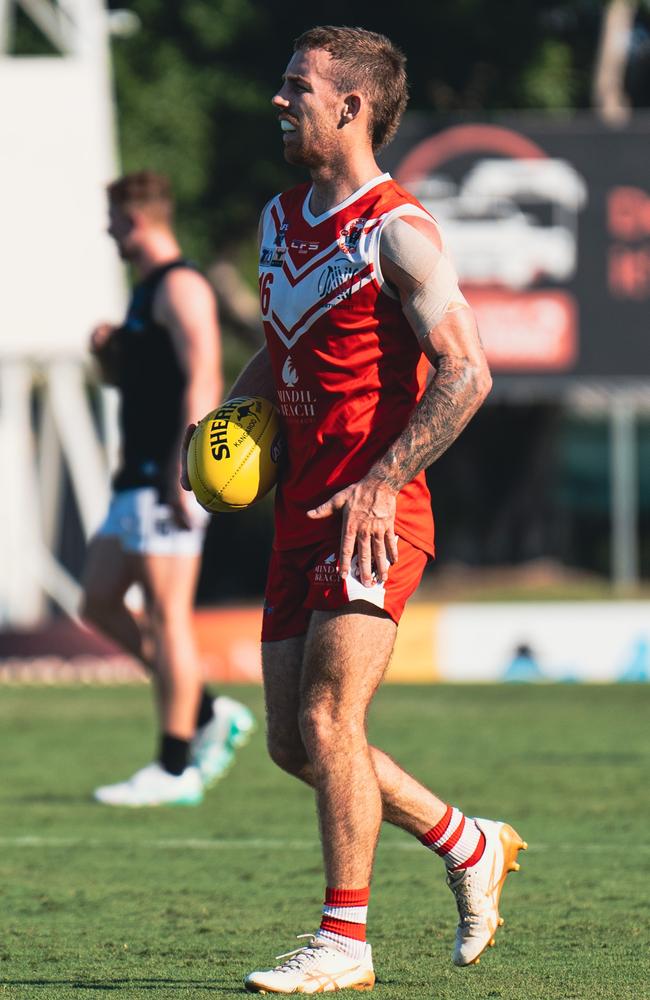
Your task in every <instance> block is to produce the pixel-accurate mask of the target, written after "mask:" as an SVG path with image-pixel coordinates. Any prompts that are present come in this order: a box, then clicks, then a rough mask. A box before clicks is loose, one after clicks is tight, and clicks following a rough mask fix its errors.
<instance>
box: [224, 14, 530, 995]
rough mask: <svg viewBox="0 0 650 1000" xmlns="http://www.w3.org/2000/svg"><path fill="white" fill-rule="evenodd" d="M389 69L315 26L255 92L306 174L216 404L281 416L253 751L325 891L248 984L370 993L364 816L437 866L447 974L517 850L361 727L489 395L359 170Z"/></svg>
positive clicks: (488, 937) (440, 287) (373, 184)
mask: <svg viewBox="0 0 650 1000" xmlns="http://www.w3.org/2000/svg"><path fill="white" fill-rule="evenodd" d="M404 65H405V60H404V57H403V55H402V54H401V52H399V50H397V49H396V48H395V46H394V45H392V43H391V42H390V41H389V40H388V39H387V38H384V37H383V36H381V35H378V34H374V33H373V32H369V31H365V30H362V29H361V28H338V27H322V28H315V29H312V30H310V31H308V32H306V33H305V34H303V35H302V36H301V37H300V38H298V40H297V41H296V43H295V50H294V54H293V56H292V58H291V60H290V62H289V65H288V67H287V69H286V72H285V74H284V79H283V83H282V86H281V88H280V90H279V91H278V93H277V94H276V95H275V97H274V98H273V105H274V107H275V110H276V112H277V115H278V124H279V128H280V129H281V130H282V140H283V144H284V155H285V159H287V160H288V161H289V162H290V163H292V164H297V165H299V166H302V167H305V168H307V170H308V171H309V174H310V176H311V183H308V184H303V185H301V186H300V187H297V188H293V189H292V190H290V191H286V192H285V193H283V194H280V195H278V196H277V197H276V198H274V199H273V200H272V201H271V202H270V203H269V204H268V205H267V206H266V208H265V210H264V212H263V213H262V218H261V223H260V262H259V277H260V294H261V308H262V316H263V320H264V326H265V333H266V346H265V347H264V348H263V349H262V350H261V351H260V352H259V353H258V354H257V355H256V356H255V357H254V358H253V359H252V360H251V362H250V363H249V365H248V366H247V368H246V369H245V371H244V372H243V373H242V374H241V375H240V377H239V379H238V380H237V382H236V384H235V386H234V389H233V394H240V393H251V394H259V395H266V396H268V398H271V399H276V401H277V404H278V407H279V409H280V413H281V414H282V418H283V424H284V432H285V437H286V443H287V458H288V461H287V468H286V473H285V475H284V478H283V480H282V481H281V483H280V486H279V488H278V491H277V496H276V536H275V544H274V551H273V555H272V559H271V566H270V571H269V579H268V585H267V593H266V607H265V614H264V623H263V632H262V640H263V665H264V684H265V693H266V702H267V716H268V743H269V751H270V754H271V757H272V758H273V760H274V761H275V762H276V763H277V764H278V765H279V766H280V767H282V768H284V769H285V770H286V771H288V772H289V773H290V774H293V775H296V776H297V777H299V778H301V779H302V780H303V781H305V782H307V783H309V784H310V785H313V787H314V788H315V790H316V802H317V808H318V814H319V820H320V829H321V836H322V843H323V854H324V864H325V874H326V880H327V882H326V884H327V888H326V893H325V903H324V907H323V913H322V920H321V924H320V927H319V928H318V929H317V930H316V931H315V932H314V934H313V935H312V936H311V937H310V940H309V941H308V942H307V943H306V944H304V945H303V946H302V947H299V948H298V949H297V950H296V951H295V952H292V953H291V954H290V955H288V956H285V958H286V960H285V961H284V962H281V963H280V964H279V965H277V966H276V967H275V968H271V969H266V970H260V971H257V972H253V973H251V974H250V975H249V976H248V977H247V979H246V988H247V989H248V990H250V991H251V992H260V993H263V992H268V993H320V992H329V991H332V990H339V989H346V988H348V989H349V988H352V989H370V988H371V987H372V985H373V983H374V979H375V976H374V971H373V964H372V956H371V951H370V946H369V945H368V944H367V943H366V934H365V925H366V913H367V907H368V897H369V885H370V878H371V873H372V867H373V858H374V854H375V847H376V844H377V838H378V836H379V829H380V825H381V822H382V819H384V820H386V821H388V822H389V823H394V824H395V825H397V826H399V827H401V828H402V829H404V830H406V831H407V832H408V833H410V834H412V835H413V836H414V837H417V838H419V839H420V840H421V842H422V843H423V844H424V845H425V846H426V847H427V848H429V849H430V850H431V851H433V852H435V853H436V854H438V855H439V856H440V857H441V858H442V860H443V862H444V865H445V866H446V870H447V879H448V883H449V886H450V888H451V890H452V892H453V893H454V896H455V899H456V903H457V906H458V912H459V915H460V921H459V924H458V929H457V934H456V944H455V948H454V954H453V960H454V962H455V963H456V964H457V965H461V966H465V965H469V964H471V963H473V962H475V961H476V960H477V959H478V958H479V956H480V955H481V953H482V952H483V951H484V950H485V949H486V948H487V947H488V946H489V945H490V944H491V943H492V941H493V940H494V935H495V932H496V930H497V926H498V925H499V923H501V919H500V917H499V910H498V904H499V894H500V892H501V887H502V885H503V882H504V880H505V878H506V875H507V873H508V871H510V870H513V869H514V868H515V867H516V865H517V862H516V857H517V852H518V851H519V850H520V849H521V848H522V847H523V846H524V845H523V842H522V841H521V839H520V837H519V836H518V834H517V833H516V832H515V830H514V829H513V828H512V827H511V826H509V825H507V824H506V823H503V822H497V821H493V820H489V819H472V818H470V817H469V816H465V815H464V814H463V813H462V811H461V810H460V809H459V808H457V807H455V806H451V805H448V804H447V803H446V802H445V801H443V800H442V799H440V798H439V797H438V796H436V795H434V794H433V792H431V791H429V790H428V789H427V788H425V787H424V786H423V785H421V784H420V783H419V782H418V781H416V780H415V779H414V778H413V777H411V776H410V775H409V774H407V773H406V772H405V771H403V770H402V768H400V767H399V765H398V764H396V763H395V762H394V761H393V760H391V759H390V757H388V756H387V755H386V754H385V753H383V752H382V751H381V750H378V749H377V748H375V747H371V746H369V745H368V742H367V736H366V715H367V712H368V707H369V704H370V701H371V699H372V696H373V694H374V692H375V690H376V689H377V686H378V685H379V683H380V682H381V679H382V677H383V675H384V671H385V669H386V665H387V663H388V660H389V657H390V654H391V650H392V648H393V643H394V641H395V634H396V630H397V624H398V622H399V618H400V615H401V613H402V610H403V608H404V604H405V602H406V600H407V599H408V597H409V596H410V595H411V594H412V593H413V591H414V590H415V589H416V587H417V585H418V583H419V580H420V577H421V575H422V571H423V569H424V566H425V563H426V562H427V559H428V558H429V557H430V556H431V555H433V521H432V517H431V505H430V497H429V493H428V490H427V486H426V482H425V478H424V469H425V468H426V467H427V466H429V465H431V463H432V462H435V461H436V459H437V458H439V456H440V455H442V454H443V452H445V451H446V450H447V448H448V447H449V446H450V445H451V444H452V443H453V442H454V441H455V440H456V438H457V437H458V435H459V434H460V433H461V431H462V430H463V428H464V427H465V425H466V424H467V423H468V421H469V420H470V419H471V418H472V416H473V415H474V413H475V412H476V411H477V410H478V408H479V407H480V405H481V403H482V402H483V400H484V399H485V397H486V396H487V394H488V392H489V390H490V386H491V379H490V374H489V371H488V366H487V364H486V360H485V357H484V354H483V350H482V348H481V344H480V341H479V338H478V334H477V330H476V324H475V321H474V316H473V314H472V311H471V310H470V309H469V307H468V306H467V303H466V302H465V300H464V298H463V296H462V294H461V292H460V290H459V288H458V284H457V279H456V275H455V273H454V270H453V267H452V265H451V263H450V260H449V258H448V255H447V253H446V250H445V244H444V241H443V238H442V235H441V233H440V230H439V228H438V226H437V224H436V222H435V221H434V219H433V218H432V217H431V216H430V215H429V214H428V213H427V212H426V211H424V209H423V208H422V207H421V205H419V203H418V202H417V201H416V199H415V198H413V197H412V196H411V195H410V194H409V193H408V192H407V191H405V190H403V189H402V188H400V187H399V186H398V185H397V184H396V183H395V181H393V180H392V178H391V177H390V175H389V174H385V173H382V172H381V170H380V169H379V167H378V166H377V163H376V161H375V157H374V153H375V151H376V150H377V149H379V148H380V147H381V146H383V145H384V143H386V142H388V141H389V140H390V138H391V137H392V136H393V135H394V133H395V130H396V128H397V125H398V122H399V119H400V116H401V114H402V112H403V110H404V107H405V105H406V76H405V70H404ZM429 373H431V374H432V377H431V378H430V380H428V374H429ZM432 738H433V739H435V729H434V731H433V732H432ZM287 891H288V892H289V893H290V892H291V885H290V884H289V885H288V886H287Z"/></svg>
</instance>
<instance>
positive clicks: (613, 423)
mask: <svg viewBox="0 0 650 1000" xmlns="http://www.w3.org/2000/svg"><path fill="white" fill-rule="evenodd" d="M609 419H610V424H609V426H610V444H609V454H610V483H611V486H610V490H611V505H610V506H611V576H612V583H613V585H614V587H615V589H616V590H618V591H620V592H626V591H629V590H631V589H633V588H634V587H636V586H637V585H638V583H639V538H638V524H639V477H638V460H637V441H636V412H635V408H634V405H633V403H632V402H631V400H630V399H628V398H627V397H626V395H625V394H624V393H617V394H615V395H614V397H613V399H612V402H611V407H610V418H609Z"/></svg>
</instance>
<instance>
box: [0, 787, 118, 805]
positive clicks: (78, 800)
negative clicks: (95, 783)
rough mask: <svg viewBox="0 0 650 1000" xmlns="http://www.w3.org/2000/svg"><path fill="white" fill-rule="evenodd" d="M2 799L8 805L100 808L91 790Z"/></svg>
mask: <svg viewBox="0 0 650 1000" xmlns="http://www.w3.org/2000/svg"><path fill="white" fill-rule="evenodd" d="M1 801H2V802H4V803H5V804H6V805H20V806H92V807H93V808H99V802H95V800H94V799H93V797H92V794H91V791H90V790H89V791H88V792H86V793H85V795H57V794H55V793H53V792H43V793H42V794H41V795H3V796H2V798H1Z"/></svg>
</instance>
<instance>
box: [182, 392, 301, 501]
mask: <svg viewBox="0 0 650 1000" xmlns="http://www.w3.org/2000/svg"><path fill="white" fill-rule="evenodd" d="M282 450H283V449H282V432H281V430H280V419H279V417H278V412H277V410H276V408H275V407H274V406H273V404H272V403H270V402H269V400H268V399H263V398H262V397H261V396H237V397H235V398H234V399H228V400H227V401H226V402H225V403H222V404H221V406H219V407H217V409H216V410H213V411H212V412H211V413H208V415H207V416H206V417H204V418H203V420H202V421H201V422H200V424H198V426H197V428H196V430H195V431H194V433H193V435H192V437H191V439H190V445H189V449H188V453H187V473H188V476H189V480H190V485H191V487H192V489H193V491H194V495H195V497H196V499H197V500H198V501H199V503H200V504H201V506H202V507H204V508H205V509H206V510H209V511H210V513H212V514H215V513H217V512H221V511H231V510H243V509H244V508H245V507H249V506H250V505H251V504H252V503H255V501H256V500H259V499H260V498H261V497H263V496H264V494H265V493H268V492H269V490H270V489H272V488H273V487H274V486H275V484H276V483H277V481H278V470H279V466H280V459H281V457H282Z"/></svg>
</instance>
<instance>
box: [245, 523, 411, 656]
mask: <svg viewBox="0 0 650 1000" xmlns="http://www.w3.org/2000/svg"><path fill="white" fill-rule="evenodd" d="M340 544H341V542H340V537H338V536H337V537H336V538H333V539H329V540H328V541H323V542H319V543H317V544H315V545H308V546H306V547H305V548H301V549H285V550H283V551H278V550H276V549H273V552H272V554H271V564H270V566H269V575H268V580H267V584H266V594H265V600H264V619H263V622H262V642H277V641H278V640H279V639H291V638H293V637H294V636H298V635H304V634H305V632H306V631H307V628H308V626H309V619H310V617H311V612H312V611H337V610H339V609H340V608H344V607H346V606H347V605H349V604H351V603H352V601H359V600H361V601H367V602H368V603H370V604H374V605H375V606H376V607H378V608H382V609H383V610H384V611H385V612H386V614H387V615H388V616H389V617H390V618H392V619H393V621H394V622H395V624H397V622H399V620H400V618H401V615H402V612H403V610H404V605H405V604H406V602H407V601H408V599H409V597H410V596H411V594H412V593H413V592H414V591H415V589H416V588H417V586H418V584H419V582H420V580H421V578H422V573H423V572H424V567H425V566H426V563H427V559H428V558H429V557H428V556H427V554H426V552H423V551H422V549H418V548H416V547H415V546H414V545H411V544H410V542H407V541H406V540H405V539H403V538H400V539H399V540H398V543H397V554H398V560H397V562H396V563H395V564H394V565H393V566H391V567H390V569H389V571H388V579H387V580H386V582H385V583H384V584H381V583H376V584H374V585H373V586H372V587H364V585H363V584H362V583H361V581H360V580H359V576H358V564H357V557H356V555H355V556H354V558H353V560H352V567H351V572H350V574H349V576H348V578H347V580H341V578H340V577H339V572H338V561H339V547H340Z"/></svg>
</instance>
